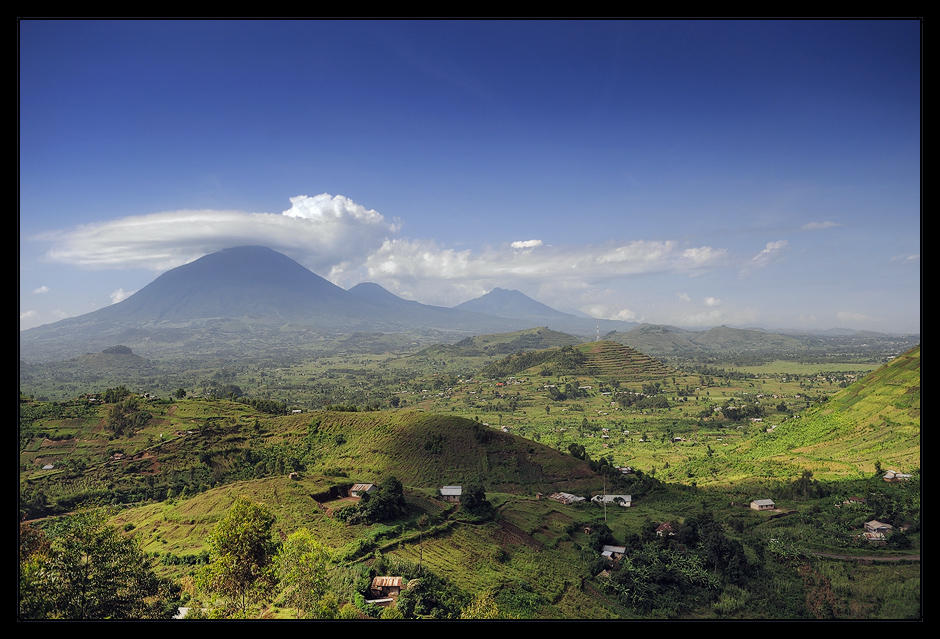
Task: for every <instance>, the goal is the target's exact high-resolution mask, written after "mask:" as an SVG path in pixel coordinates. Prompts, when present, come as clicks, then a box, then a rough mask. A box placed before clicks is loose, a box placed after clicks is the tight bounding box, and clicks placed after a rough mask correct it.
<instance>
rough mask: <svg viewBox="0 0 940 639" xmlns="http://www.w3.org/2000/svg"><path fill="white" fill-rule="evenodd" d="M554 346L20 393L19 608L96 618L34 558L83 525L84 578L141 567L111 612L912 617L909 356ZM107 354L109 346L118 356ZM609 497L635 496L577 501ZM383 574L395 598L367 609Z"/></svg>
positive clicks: (914, 452) (237, 367)
mask: <svg viewBox="0 0 940 639" xmlns="http://www.w3.org/2000/svg"><path fill="white" fill-rule="evenodd" d="M559 339H560V338H559V335H553V334H551V333H550V332H546V330H545V329H538V330H537V331H536V330H533V331H531V332H525V331H523V332H520V333H518V334H508V335H506V336H480V337H478V338H474V339H472V340H468V341H467V342H466V343H461V344H462V345H461V344H458V345H456V346H446V347H444V346H442V347H433V348H426V349H424V350H421V351H419V350H417V349H412V351H411V353H410V354H409V353H408V352H404V353H403V352H400V351H398V352H393V353H379V354H367V353H347V354H343V355H338V354H333V355H329V356H321V357H318V358H316V359H303V358H300V359H297V360H294V361H284V362H280V363H277V364H276V363H275V362H273V361H271V362H268V363H260V362H254V363H245V362H242V363H236V362H234V361H229V362H225V363H222V362H216V363H214V364H213V363H208V362H201V363H200V362H195V361H193V362H191V365H192V366H191V368H190V369H189V370H190V371H191V372H189V373H186V375H184V376H182V377H179V376H173V375H168V376H167V379H166V386H165V389H163V390H162V391H161V392H160V393H157V395H159V396H154V393H151V392H150V391H149V390H148V389H147V388H140V387H137V386H135V385H132V384H130V383H128V382H127V381H125V380H121V379H117V378H116V379H112V380H110V381H109V383H108V384H107V386H102V387H100V388H101V390H99V391H98V392H89V391H93V390H94V389H93V388H91V389H85V392H86V393H88V394H86V395H82V396H76V397H74V398H73V399H68V400H63V401H56V402H50V401H41V400H37V399H34V398H30V397H28V396H27V395H24V394H23V393H22V392H21V395H20V402H19V406H20V416H19V431H20V432H19V444H20V483H19V484H20V485H19V490H20V500H19V510H20V515H21V516H22V517H23V518H24V519H26V520H29V523H28V524H26V525H25V527H24V528H23V530H22V532H21V559H20V562H21V564H20V566H21V581H20V586H21V599H20V616H21V617H29V618H53V617H69V618H74V617H82V618H97V617H96V616H95V615H99V616H100V615H101V614H104V613H101V612H100V610H102V609H103V604H102V605H100V606H99V608H97V609H96V608H95V607H94V606H93V605H84V604H83V605H82V606H78V605H76V604H74V603H71V602H70V601H68V597H66V596H65V595H64V594H62V593H58V594H55V593H54V592H53V591H54V590H55V588H57V587H63V586H62V584H68V583H70V582H69V581H68V580H66V579H65V578H64V577H61V578H59V577H57V578H56V579H55V580H52V581H49V580H48V579H47V578H46V576H45V575H47V574H51V573H47V572H43V570H41V569H40V566H43V565H48V562H49V561H50V560H49V558H50V557H58V558H59V559H57V560H56V561H58V562H59V563H58V564H56V565H59V566H62V567H61V568H58V569H57V570H60V573H61V574H63V575H64V574H66V573H67V572H68V569H67V567H66V566H67V564H68V561H67V560H66V559H67V557H68V556H70V555H68V553H67V552H66V549H67V548H68V547H70V546H68V544H71V543H72V542H67V541H66V540H68V539H70V535H71V536H74V537H76V538H78V537H80V536H81V535H85V534H86V533H87V535H86V536H85V537H82V539H84V541H82V542H81V543H86V544H87V543H90V541H89V540H100V541H98V542H95V543H97V545H98V546H100V547H101V549H102V551H103V553H104V556H102V557H93V555H89V557H90V559H89V561H92V558H93V559H94V562H95V563H96V565H98V564H100V566H102V567H103V568H102V569H101V570H114V568H113V566H114V565H115V561H116V560H115V559H113V557H116V556H118V557H120V556H124V557H133V558H134V562H132V563H134V566H135V571H130V572H129V573H128V574H126V575H124V573H121V572H120V571H118V572H117V573H116V574H118V575H120V577H119V579H118V580H117V581H118V582H119V583H126V584H130V585H128V586H127V587H126V588H127V590H128V591H129V592H136V593H138V596H137V597H136V599H135V603H134V606H137V607H136V608H134V607H121V605H118V604H109V605H111V610H112V611H113V612H110V613H107V614H109V615H110V616H111V617H119V616H122V615H124V616H128V617H166V616H169V615H170V614H172V612H173V611H174V610H175V607H176V606H177V605H180V604H181V603H185V605H186V606H188V607H189V608H190V616H191V617H194V618H198V617H202V616H209V617H212V616H224V617H243V618H259V617H263V618H435V619H458V618H492V617H499V618H510V617H511V618H519V619H541V618H544V619H554V618H585V619H587V618H591V619H615V618H627V619H639V618H670V619H673V618H722V619H823V618H840V619H841V618H851V619H912V618H913V619H916V618H919V617H920V615H921V604H920V572H919V564H918V560H919V549H920V536H921V532H920V530H921V524H920V501H921V500H920V488H921V476H920V471H919V459H920V455H919V453H920V349H919V347H916V348H914V349H911V350H910V351H907V352H905V353H902V354H900V355H898V356H897V357H894V358H893V359H891V361H890V362H889V363H888V364H887V365H885V366H882V367H879V368H877V369H876V370H871V364H870V363H866V364H861V363H858V361H857V360H861V359H864V358H863V357H862V355H863V353H861V352H856V353H845V357H844V360H845V361H842V362H838V361H829V362H827V363H826V364H825V366H823V365H820V367H819V368H814V367H813V365H812V364H808V363H806V362H804V363H802V364H801V363H799V362H796V363H794V364H793V366H794V367H790V368H787V367H785V366H783V365H781V364H780V362H779V361H776V360H775V361H773V362H772V363H768V364H767V365H766V366H758V367H754V366H752V367H749V368H747V369H740V368H736V367H734V366H733V362H731V361H725V362H720V361H711V362H707V363H706V362H702V361H700V362H697V363H690V364H685V365H683V369H682V370H680V369H676V368H670V367H668V366H666V365H665V364H663V363H662V362H661V361H657V360H654V359H652V358H649V357H647V356H645V355H643V354H642V353H639V352H638V351H636V350H634V349H633V348H629V347H626V346H623V345H621V344H617V343H615V342H613V341H600V342H591V343H587V344H582V345H577V344H569V343H564V342H563V340H562V341H559V342H556V343H545V342H546V341H550V340H559ZM367 341H369V340H366V336H360V338H359V339H358V341H356V342H355V343H365V342H367ZM505 344H510V345H511V346H503V345H505ZM119 350H120V349H119ZM119 350H118V351H114V352H111V353H106V354H101V355H106V356H108V357H136V356H134V355H132V354H128V353H123V352H119ZM70 383H72V382H66V384H70ZM234 389H237V390H238V392H235V390H234ZM21 390H22V389H21ZM181 391H182V392H181ZM225 391H228V392H225ZM889 469H891V470H895V471H898V472H901V473H907V474H909V475H910V477H909V478H905V479H902V480H900V481H896V482H887V481H885V480H884V479H883V478H882V475H883V474H884V472H885V471H887V470H889ZM357 483H373V484H375V485H377V486H378V488H379V489H378V491H376V492H371V493H367V494H366V495H367V496H363V497H360V498H356V497H351V496H350V489H351V487H352V486H353V485H354V484H357ZM444 485H461V486H462V487H463V496H462V501H461V503H460V504H459V505H458V504H453V503H449V502H446V501H444V500H442V499H441V498H440V497H439V496H438V494H439V493H438V489H439V488H440V487H441V486H444ZM559 492H565V493H572V494H575V495H578V496H581V497H585V498H587V501H584V502H581V503H579V504H571V505H565V504H562V503H560V502H558V501H555V500H553V499H550V498H549V496H550V495H552V494H554V493H559ZM605 493H606V494H607V495H630V496H631V497H632V500H633V504H634V505H633V507H630V508H624V507H621V506H620V505H618V504H617V503H616V502H612V503H608V504H607V506H606V508H605V507H604V506H603V505H600V504H595V503H591V502H590V501H589V499H590V498H591V497H593V496H596V495H602V494H605ZM767 498H770V499H773V500H774V501H775V502H776V508H775V509H774V510H773V511H770V512H764V511H762V512H758V511H756V510H752V509H751V508H749V507H748V504H749V503H750V502H751V501H752V500H754V499H767ZM103 507H107V508H108V509H109V513H110V514H109V515H108V516H107V519H105V518H104V515H102V514H100V513H102V512H103V511H102V510H101V509H102V508H103ZM75 511H81V512H82V513H89V512H95V513H99V514H98V515H95V517H98V518H99V519H97V520H94V521H93V519H92V518H89V517H91V515H86V514H82V515H81V516H80V517H77V518H76V517H70V516H67V514H68V513H72V512H75ZM872 519H877V520H878V521H880V522H883V523H886V524H890V525H891V526H893V529H892V531H891V532H890V533H889V534H888V535H887V538H886V540H885V543H884V544H883V545H882V544H880V543H878V542H877V541H876V542H869V541H867V540H866V539H865V538H864V537H863V536H862V533H863V532H864V524H865V523H866V522H868V521H871V520H872ZM663 523H668V524H670V528H671V531H670V530H661V531H660V533H661V534H657V527H659V526H660V524H663ZM70 527H71V528H70ZM86 529H87V530H86ZM69 531H71V532H69ZM670 532H671V533H672V534H669V533H670ZM80 533H81V535H80ZM76 543H78V542H76ZM604 545H609V546H623V547H624V548H625V549H626V553H625V554H624V556H623V557H620V558H618V559H616V560H614V561H610V560H608V559H606V558H605V557H603V556H602V555H601V551H603V546H604ZM109 548H110V549H111V550H107V549H109ZM829 555H838V556H841V557H850V558H851V557H858V558H866V561H864V562H859V561H856V560H853V559H836V558H831V557H829ZM109 562H110V563H109ZM109 566H110V568H108V567H109ZM389 575H394V576H401V577H402V578H403V580H402V586H403V590H402V591H401V592H400V593H399V594H398V595H397V597H396V598H395V602H394V604H393V605H391V606H388V607H384V608H383V607H381V606H378V605H376V604H374V603H369V600H371V599H373V598H374V597H375V596H376V594H375V593H374V592H372V579H373V578H374V577H376V576H389ZM54 584H57V585H54ZM97 587H101V586H100V584H99V586H97ZM134 589H136V590H134ZM72 590H74V587H72V586H67V587H65V592H69V593H71V592H72ZM107 596H110V595H107ZM105 599H106V595H101V600H102V601H104V600H105ZM95 605H98V604H95ZM122 605H123V604H122ZM128 605H130V604H128ZM96 610H98V611H99V612H96Z"/></svg>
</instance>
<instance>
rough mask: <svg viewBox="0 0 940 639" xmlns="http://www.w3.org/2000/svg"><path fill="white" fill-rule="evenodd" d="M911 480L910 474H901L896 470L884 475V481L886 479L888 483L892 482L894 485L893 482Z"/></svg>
mask: <svg viewBox="0 0 940 639" xmlns="http://www.w3.org/2000/svg"><path fill="white" fill-rule="evenodd" d="M910 478H911V476H910V475H909V474H907V473H899V472H898V471H896V470H889V471H888V472H886V473H885V474H884V477H883V479H884V480H885V481H886V482H892V483H893V482H897V481H905V480H908V479H910Z"/></svg>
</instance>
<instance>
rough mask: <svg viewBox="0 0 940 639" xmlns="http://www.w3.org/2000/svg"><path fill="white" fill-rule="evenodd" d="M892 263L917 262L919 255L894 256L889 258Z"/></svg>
mask: <svg viewBox="0 0 940 639" xmlns="http://www.w3.org/2000/svg"><path fill="white" fill-rule="evenodd" d="M891 261H892V262H919V261H920V253H912V254H905V255H895V256H894V257H892V258H891Z"/></svg>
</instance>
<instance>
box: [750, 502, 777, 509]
mask: <svg viewBox="0 0 940 639" xmlns="http://www.w3.org/2000/svg"><path fill="white" fill-rule="evenodd" d="M751 508H753V509H754V510H773V509H774V508H775V505H774V500H773V499H755V500H754V501H752V502H751Z"/></svg>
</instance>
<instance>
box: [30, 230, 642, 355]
mask: <svg viewBox="0 0 940 639" xmlns="http://www.w3.org/2000/svg"><path fill="white" fill-rule="evenodd" d="M598 322H600V323H601V324H603V327H602V328H603V329H605V330H618V329H619V330H627V329H628V328H630V327H631V326H632V325H631V324H629V323H626V322H615V323H611V322H609V321H605V320H599V321H598V320H590V319H584V318H579V317H576V316H574V315H569V314H567V313H561V312H560V311H556V310H554V309H552V308H549V307H548V306H545V305H544V304H541V303H539V302H536V301H535V300H533V299H531V298H528V297H526V296H525V295H523V294H522V293H519V292H518V291H504V290H503V289H495V290H494V291H492V292H490V293H488V294H486V295H484V296H482V297H480V298H478V299H476V300H471V301H470V302H466V303H464V304H461V305H460V306H458V307H456V308H445V307H441V306H432V305H428V304H421V303H419V302H415V301H409V300H404V299H402V298H400V297H398V296H396V295H394V294H392V293H390V292H389V291H387V290H385V289H384V288H382V287H381V286H379V285H378V284H374V283H371V282H366V283H362V284H358V285H356V286H354V287H353V288H351V289H350V290H348V291H347V290H344V289H342V288H340V287H338V286H336V285H334V284H332V283H330V282H329V281H327V280H325V279H324V278H322V277H320V276H319V275H317V274H315V273H313V272H311V271H310V270H308V269H307V268H305V267H304V266H302V265H300V264H298V263H297V262H295V261H294V260H292V259H290V258H288V257H287V256H285V255H282V254H280V253H278V252H276V251H273V250H271V249H269V248H266V247H262V246H243V247H238V248H230V249H225V250H222V251H220V252H218V253H213V254H211V255H206V256H204V257H202V258H200V259H198V260H195V261H194V262H191V263H189V264H186V265H183V266H180V267H178V268H174V269H172V270H169V271H167V272H166V273H164V274H162V275H160V276H159V277H157V278H156V279H155V280H154V281H153V282H151V283H150V284H148V285H147V286H145V287H144V288H142V289H140V290H139V291H137V292H136V293H135V294H134V295H131V296H130V297H128V298H127V299H125V300H124V301H122V302H120V303H118V304H113V305H111V306H107V307H105V308H102V309H99V310H97V311H94V312H92V313H87V314H85V315H81V316H78V317H73V318H69V319H65V320H62V321H60V322H56V323H54V324H47V325H44V326H39V327H36V328H33V329H29V330H26V331H22V332H21V333H20V351H21V352H20V356H21V358H22V359H24V360H30V359H37V360H45V361H49V360H50V359H65V358H68V357H74V356H77V355H81V354H83V353H87V352H93V351H96V350H101V349H102V348H105V347H107V346H111V345H114V344H115V343H122V344H127V345H130V346H132V347H135V350H141V351H147V350H148V349H147V348H146V346H145V344H146V343H148V342H150V343H152V344H153V343H159V344H161V345H163V346H162V349H163V350H166V348H169V347H170V345H171V344H176V345H178V346H180V347H181V348H185V349H186V350H188V351H190V352H194V353H196V352H198V353H207V352H213V350H214V349H217V348H220V346H221V345H220V343H219V339H218V335H220V334H227V335H229V336H240V337H238V338H235V339H236V342H232V338H228V339H229V343H230V347H231V348H228V349H226V351H227V352H230V354H237V353H239V352H242V350H243V349H244V348H247V347H248V345H249V343H250V342H251V341H252V340H258V339H261V340H262V342H263V341H264V339H263V338H264V337H265V335H266V334H267V335H268V336H270V334H272V333H284V332H285V331H292V332H294V333H295V337H297V335H296V334H297V333H298V332H301V333H303V332H306V333H315V334H318V335H321V336H330V337H335V336H336V335H340V334H349V333H354V332H407V331H425V332H430V333H433V334H443V335H442V337H441V341H445V340H446V335H448V334H450V335H453V336H455V337H457V338H459V337H461V336H467V335H475V334H480V333H499V332H508V331H516V330H521V329H525V328H530V327H532V326H549V327H551V328H553V329H555V330H561V331H565V332H575V333H577V334H580V335H583V336H586V335H589V334H592V333H594V332H595V331H596V330H597V323H598ZM246 338H247V339H246ZM238 341H240V342H241V343H240V344H239V343H237V342H238ZM258 346H259V347H262V348H263V345H260V344H259V345H258Z"/></svg>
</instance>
